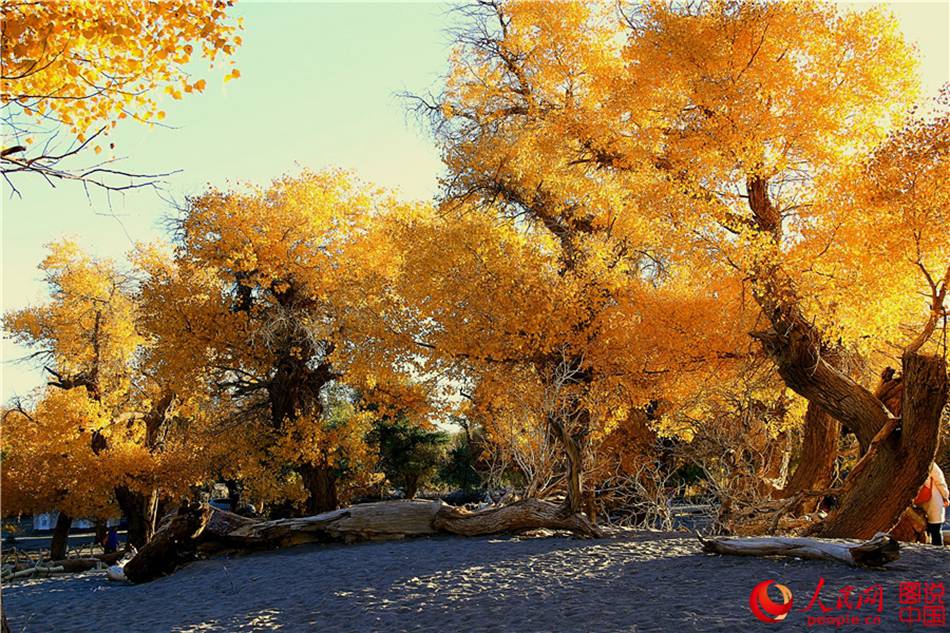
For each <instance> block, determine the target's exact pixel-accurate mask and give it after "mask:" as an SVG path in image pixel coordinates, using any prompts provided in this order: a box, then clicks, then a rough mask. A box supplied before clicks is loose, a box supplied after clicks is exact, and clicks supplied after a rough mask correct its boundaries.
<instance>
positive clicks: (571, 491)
mask: <svg viewBox="0 0 950 633" xmlns="http://www.w3.org/2000/svg"><path fill="white" fill-rule="evenodd" d="M548 423H549V424H550V426H551V428H553V429H554V432H555V433H556V434H557V437H558V439H559V440H560V441H561V446H563V447H564V455H565V457H567V495H566V497H565V499H564V511H565V512H566V513H568V514H577V513H578V512H580V511H581V507H582V505H583V501H584V498H583V495H584V492H583V491H584V484H583V479H582V477H583V472H584V462H583V456H582V455H581V447H580V446H579V445H578V443H577V440H576V439H574V437H573V436H572V435H571V432H570V431H569V430H568V429H567V428H565V426H564V425H563V424H562V423H561V422H560V421H559V420H556V419H554V417H553V416H548Z"/></svg>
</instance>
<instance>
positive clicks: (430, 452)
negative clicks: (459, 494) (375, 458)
mask: <svg viewBox="0 0 950 633" xmlns="http://www.w3.org/2000/svg"><path fill="white" fill-rule="evenodd" d="M369 442H370V444H373V445H375V446H376V447H378V450H379V468H380V469H381V470H382V471H383V472H384V473H386V477H387V478H388V479H389V481H390V482H392V483H393V484H395V485H397V486H399V487H400V488H402V490H403V493H404V494H405V497H406V498H407V499H412V498H413V497H415V496H416V492H418V490H419V487H420V486H422V485H425V484H427V483H429V482H430V481H432V479H433V478H434V476H435V474H436V472H437V471H438V468H439V463H440V461H441V460H442V458H443V456H444V454H445V445H446V443H447V442H448V436H447V435H446V434H445V433H444V432H442V431H432V430H428V429H425V428H422V427H420V426H418V425H416V424H413V423H412V422H410V421H409V419H408V418H406V416H404V415H399V416H398V417H396V418H395V419H394V420H390V419H382V420H379V421H378V422H376V424H375V425H374V426H373V430H372V431H371V432H370V434H369Z"/></svg>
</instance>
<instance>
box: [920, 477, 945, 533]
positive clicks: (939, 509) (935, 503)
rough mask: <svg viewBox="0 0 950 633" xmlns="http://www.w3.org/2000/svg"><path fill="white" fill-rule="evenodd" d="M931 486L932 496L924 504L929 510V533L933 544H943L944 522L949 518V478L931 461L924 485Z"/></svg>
mask: <svg viewBox="0 0 950 633" xmlns="http://www.w3.org/2000/svg"><path fill="white" fill-rule="evenodd" d="M927 486H929V487H930V498H929V499H927V501H926V502H925V503H924V504H923V505H924V509H925V510H927V534H929V535H930V542H931V544H933V545H943V522H944V520H946V518H947V505H948V504H950V491H948V490H947V479H946V477H944V475H943V471H942V470H940V466H937V462H931V464H930V474H929V475H928V477H927V482H926V483H924V487H927Z"/></svg>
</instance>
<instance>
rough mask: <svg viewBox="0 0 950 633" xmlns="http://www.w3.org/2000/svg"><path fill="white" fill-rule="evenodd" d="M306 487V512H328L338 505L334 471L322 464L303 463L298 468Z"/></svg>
mask: <svg viewBox="0 0 950 633" xmlns="http://www.w3.org/2000/svg"><path fill="white" fill-rule="evenodd" d="M300 474H301V476H302V477H303V479H304V485H305V486H306V489H307V505H306V509H307V514H308V515H314V514H319V513H321V512H329V511H330V510H336V509H337V508H338V507H340V502H339V500H338V499H337V493H336V473H335V472H334V471H333V469H332V468H330V467H329V466H325V465H323V464H304V465H303V466H302V467H301V468H300Z"/></svg>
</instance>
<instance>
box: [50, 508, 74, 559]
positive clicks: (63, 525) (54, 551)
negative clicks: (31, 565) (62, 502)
mask: <svg viewBox="0 0 950 633" xmlns="http://www.w3.org/2000/svg"><path fill="white" fill-rule="evenodd" d="M72 525H73V518H72V517H71V516H69V515H68V514H66V513H65V512H60V513H59V515H58V516H57V517H56V527H55V528H54V529H53V539H52V541H51V542H50V547H49V557H50V559H52V560H60V559H62V558H66V546H67V544H68V543H69V528H71V527H72Z"/></svg>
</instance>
